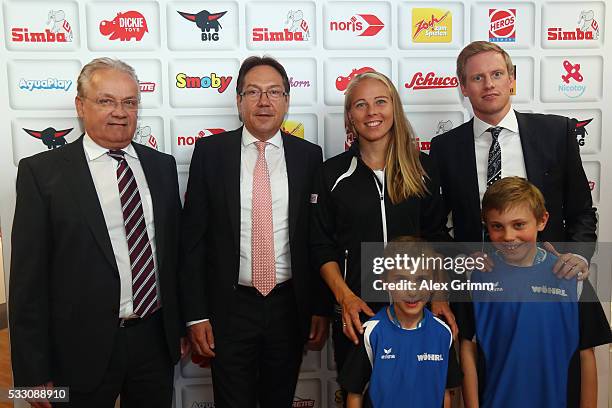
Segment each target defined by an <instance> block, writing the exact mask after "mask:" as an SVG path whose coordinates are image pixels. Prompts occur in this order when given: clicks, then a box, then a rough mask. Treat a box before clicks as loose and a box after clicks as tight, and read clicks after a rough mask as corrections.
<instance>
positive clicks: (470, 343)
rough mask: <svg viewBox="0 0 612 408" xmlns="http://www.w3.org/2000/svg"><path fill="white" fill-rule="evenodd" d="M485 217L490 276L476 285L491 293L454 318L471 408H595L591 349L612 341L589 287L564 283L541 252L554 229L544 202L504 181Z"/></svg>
mask: <svg viewBox="0 0 612 408" xmlns="http://www.w3.org/2000/svg"><path fill="white" fill-rule="evenodd" d="M482 218H483V221H484V223H485V226H486V228H487V231H488V233H489V237H490V239H491V241H492V245H493V248H492V254H490V255H491V256H492V260H493V263H494V267H493V270H492V271H491V272H478V271H474V272H473V273H472V275H471V277H470V279H471V282H472V283H485V282H486V283H493V284H494V286H495V289H493V290H489V291H481V292H472V302H471V303H464V304H461V305H459V307H460V308H461V312H458V313H457V322H458V324H459V332H460V337H461V366H462V368H463V373H464V382H463V396H464V403H465V406H466V408H474V407H484V408H489V407H490V408H493V407H494V408H515V407H521V408H530V407H533V408H536V407H537V408H547V407H550V408H553V407H554V408H558V407H596V406H597V368H596V364H595V355H594V350H593V348H594V347H595V346H598V345H601V344H607V343H610V342H611V341H612V334H611V333H610V326H609V324H608V321H607V320H606V317H605V314H604V312H603V309H602V307H601V304H600V303H599V301H598V300H597V296H596V294H595V291H594V289H593V287H592V286H591V285H590V284H589V282H588V280H586V281H584V283H583V282H577V281H576V279H575V278H574V279H571V280H566V279H558V278H557V277H556V276H555V275H554V274H553V272H552V269H553V267H554V265H555V262H556V260H557V257H556V256H554V255H553V254H551V253H548V252H546V251H544V250H543V249H542V248H539V247H538V246H537V242H536V241H537V235H538V232H539V231H542V230H543V229H544V227H545V226H546V222H547V220H548V212H547V211H546V208H545V206H544V198H543V196H542V193H541V192H540V191H539V190H538V189H537V187H535V186H534V185H533V184H531V183H530V182H529V181H527V180H525V179H522V178H520V177H507V178H504V179H501V180H499V181H497V182H495V183H494V184H493V185H491V186H490V187H489V188H488V189H487V191H486V193H485V195H484V197H483V200H482Z"/></svg>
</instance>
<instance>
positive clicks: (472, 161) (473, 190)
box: [457, 118, 480, 225]
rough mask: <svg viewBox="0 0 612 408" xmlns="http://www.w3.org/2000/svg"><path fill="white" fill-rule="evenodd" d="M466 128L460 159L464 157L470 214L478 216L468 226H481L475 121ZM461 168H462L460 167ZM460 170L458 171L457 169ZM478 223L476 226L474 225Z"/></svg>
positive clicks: (462, 134) (461, 140) (466, 193)
mask: <svg viewBox="0 0 612 408" xmlns="http://www.w3.org/2000/svg"><path fill="white" fill-rule="evenodd" d="M463 126H464V129H463V132H461V134H460V136H459V138H460V140H459V151H458V152H457V153H458V154H459V157H463V159H462V161H463V160H464V165H465V167H464V168H465V169H467V170H466V171H465V172H464V175H463V177H462V178H463V179H464V183H463V186H464V187H463V188H465V190H464V192H465V196H466V200H467V202H468V212H467V213H468V214H471V215H473V214H476V218H477V220H470V221H469V224H467V225H480V192H479V190H478V172H477V170H476V169H477V167H476V151H475V146H474V119H473V118H472V119H471V120H470V121H469V122H467V123H466V124H465V125H463ZM459 168H461V167H459ZM457 170H458V169H457ZM474 223H476V224H474Z"/></svg>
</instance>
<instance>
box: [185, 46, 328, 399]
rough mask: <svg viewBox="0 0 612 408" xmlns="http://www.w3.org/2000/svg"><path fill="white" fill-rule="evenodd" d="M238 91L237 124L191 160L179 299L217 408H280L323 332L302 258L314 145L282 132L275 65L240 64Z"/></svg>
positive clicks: (280, 84)
mask: <svg viewBox="0 0 612 408" xmlns="http://www.w3.org/2000/svg"><path fill="white" fill-rule="evenodd" d="M236 92H237V96H236V103H237V106H238V111H239V114H240V118H241V120H242V122H243V123H244V126H243V127H241V128H239V129H236V130H233V131H230V132H226V133H222V134H219V135H214V136H209V137H207V138H204V139H200V140H198V142H197V143H196V146H195V150H194V152H193V157H192V160H191V167H190V171H189V183H188V185H187V194H186V201H185V210H184V215H183V228H184V229H183V233H182V235H183V242H182V248H183V249H184V250H185V251H186V253H185V255H184V262H185V264H184V267H183V268H182V273H181V294H182V296H181V301H182V304H183V312H184V315H185V319H186V322H187V325H188V328H189V337H190V340H191V342H192V347H193V349H194V350H195V351H196V352H197V353H200V354H202V355H204V356H207V357H211V358H212V361H211V364H212V376H213V389H214V394H215V406H216V407H217V408H225V407H236V408H248V407H253V408H254V407H255V406H256V404H257V403H259V406H261V407H290V406H291V404H292V401H293V394H294V391H295V387H296V382H297V377H298V372H299V367H300V363H301V360H302V351H303V347H304V344H305V342H308V346H309V348H310V349H320V348H321V347H322V346H323V344H324V341H325V339H326V337H327V330H328V320H327V318H324V317H321V315H323V314H324V312H323V311H324V309H325V308H324V307H323V305H320V304H319V303H320V299H321V295H320V293H321V290H322V287H323V285H322V282H321V281H320V278H319V274H318V273H317V271H316V270H315V269H314V268H312V267H311V264H310V259H309V250H308V236H309V225H310V221H309V206H310V204H309V203H310V200H311V191H312V190H311V185H312V180H313V177H314V173H315V171H316V170H317V168H318V167H319V165H320V164H321V161H322V154H321V148H320V147H319V146H316V145H314V144H311V143H309V142H307V141H304V140H302V139H299V138H297V137H294V136H291V135H288V134H286V133H284V132H282V131H281V130H280V127H281V124H282V122H283V119H284V116H285V115H286V113H287V110H288V107H289V80H288V78H287V73H286V72H285V69H284V68H283V66H282V65H281V64H280V63H279V62H277V61H276V60H274V59H273V58H269V57H263V58H260V57H250V58H247V59H246V60H245V61H244V62H243V63H242V66H241V67H240V71H239V73H238V80H237V83H236ZM313 315H316V316H313ZM213 333H214V334H213Z"/></svg>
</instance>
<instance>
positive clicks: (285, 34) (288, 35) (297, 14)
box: [252, 10, 310, 42]
mask: <svg viewBox="0 0 612 408" xmlns="http://www.w3.org/2000/svg"><path fill="white" fill-rule="evenodd" d="M309 38H310V28H309V27H308V23H307V22H306V20H304V12H303V11H302V10H289V13H287V19H286V20H285V28H284V29H283V31H270V30H269V29H268V28H266V27H254V28H253V32H252V39H253V41H258V42H287V41H308V39H309Z"/></svg>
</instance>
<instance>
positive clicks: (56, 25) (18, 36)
mask: <svg viewBox="0 0 612 408" xmlns="http://www.w3.org/2000/svg"><path fill="white" fill-rule="evenodd" d="M46 24H47V28H45V31H44V32H35V31H30V29H28V28H25V27H13V28H12V29H11V41H12V42H36V43H39V42H50V43H64V42H70V41H72V39H73V38H74V35H73V33H72V27H71V26H70V23H69V22H68V20H66V13H65V12H64V10H49V13H48V17H47V23H46Z"/></svg>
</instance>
